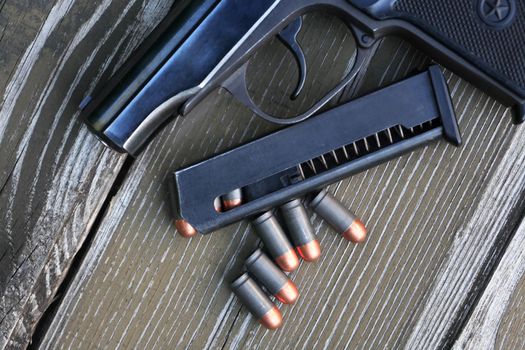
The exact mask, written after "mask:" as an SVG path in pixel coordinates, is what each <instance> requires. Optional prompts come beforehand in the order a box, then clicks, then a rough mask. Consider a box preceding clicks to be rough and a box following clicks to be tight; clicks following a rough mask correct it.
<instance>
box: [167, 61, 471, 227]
mask: <svg viewBox="0 0 525 350" xmlns="http://www.w3.org/2000/svg"><path fill="white" fill-rule="evenodd" d="M430 123H432V127H430V126H427V127H420V128H419V129H418V128H417V127H416V126H420V125H422V124H425V125H430ZM399 125H401V126H403V127H404V128H413V127H416V128H415V129H414V133H412V134H410V135H407V137H406V138H399V139H394V140H393V141H395V142H393V143H390V144H385V145H384V146H383V147H370V148H369V152H368V153H363V154H361V155H360V156H358V157H354V158H352V159H350V160H348V161H345V162H342V163H340V164H335V165H333V166H331V167H330V168H329V169H326V170H324V171H320V172H318V173H316V174H307V173H305V174H304V177H303V176H302V175H298V174H299V173H300V172H299V171H298V170H297V168H298V166H300V165H301V164H303V163H304V162H307V161H309V160H311V159H314V158H317V157H320V156H322V155H324V154H328V153H330V152H331V151H333V150H339V149H341V148H342V147H343V146H347V145H349V144H352V142H354V141H358V140H362V139H364V138H366V137H370V136H371V135H374V134H376V133H378V132H382V131H384V130H386V129H388V128H392V127H395V126H399ZM407 130H408V129H407ZM418 130H420V131H418ZM408 136H410V137H408ZM440 137H444V138H446V139H447V140H448V141H450V142H452V143H454V144H459V143H460V142H461V138H460V135H459V130H458V129H457V125H456V121H455V117H454V111H453V109H452V104H451V102H450V97H449V94H448V88H447V86H446V84H445V82H444V79H443V76H442V73H441V72H440V70H439V68H438V67H436V66H433V67H431V68H430V69H429V70H428V71H425V72H423V73H420V74H418V75H416V76H414V77H412V78H409V79H405V80H403V81H401V82H399V83H396V84H393V85H391V86H389V87H386V88H384V89H381V90H379V91H376V92H374V93H371V94H369V95H366V96H364V97H361V98H359V99H356V100H354V101H351V102H349V103H347V104H344V105H341V106H339V107H336V108H334V109H332V110H330V111H327V112H325V113H322V114H320V115H318V116H316V117H315V118H312V119H310V120H307V121H305V122H303V123H299V124H296V125H294V126H292V127H289V128H286V129H283V130H280V131H278V132H275V133H273V134H270V135H268V136H266V137H263V138H260V139H258V140H256V141H253V142H250V143H248V144H245V145H243V146H241V147H238V148H236V149H233V150H231V151H229V152H226V153H223V154H220V155H218V156H215V157H213V158H211V159H209V160H206V161H203V162H200V163H198V164H195V165H193V166H190V167H187V168H185V169H181V170H179V171H177V172H175V174H174V179H173V180H174V182H175V183H174V184H173V187H172V188H173V190H174V191H175V193H172V198H173V201H174V203H173V205H174V208H176V212H177V215H179V216H180V217H181V218H183V219H185V220H186V221H188V222H189V223H190V224H191V225H192V226H193V227H195V228H196V229H197V231H199V232H201V233H209V232H211V231H213V230H215V229H217V228H220V227H222V226H225V225H227V224H230V223H233V222H235V221H238V220H241V219H243V218H246V217H248V216H251V215H254V214H257V213H261V212H262V211H264V210H268V209H270V208H273V207H276V206H278V205H280V204H283V203H284V202H287V201H289V200H290V199H292V198H297V197H300V196H302V195H305V194H307V193H310V192H312V191H314V190H315V189H319V188H321V187H323V186H326V185H328V184H330V183H332V182H334V181H337V180H340V179H342V178H344V177H347V176H349V175H351V174H354V173H356V172H359V171H361V170H363V169H366V168H369V167H371V166H374V165H376V164H379V163H381V162H383V161H385V160H388V159H391V158H392V157H396V156H398V155H400V154H402V153H404V152H407V151H409V150H411V149H413V148H415V147H418V146H420V145H422V144H426V143H428V142H429V141H432V140H435V139H438V138H440ZM210 174H213V181H211V180H210ZM283 174H284V175H285V176H281V175H283ZM267 183H268V184H271V186H267V187H266V186H265V184H267ZM252 187H256V188H257V191H253V192H254V193H255V194H254V193H252V194H251V195H250V196H247V198H246V200H245V202H243V204H242V205H240V206H239V207H236V208H234V209H232V210H229V211H226V212H222V213H217V212H216V211H215V209H214V207H213V201H214V199H215V198H216V197H217V196H220V195H223V194H225V193H228V192H229V191H231V190H232V189H235V188H243V190H244V193H250V192H251V191H249V190H250V189H251V188H252ZM265 189H266V191H265Z"/></svg>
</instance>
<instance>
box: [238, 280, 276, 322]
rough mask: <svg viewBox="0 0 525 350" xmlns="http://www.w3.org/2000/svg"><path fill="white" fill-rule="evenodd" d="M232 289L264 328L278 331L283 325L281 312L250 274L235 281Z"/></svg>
mask: <svg viewBox="0 0 525 350" xmlns="http://www.w3.org/2000/svg"><path fill="white" fill-rule="evenodd" d="M231 288H232V291H233V293H235V295H237V297H238V298H239V299H240V301H241V303H242V304H243V305H244V306H245V307H246V308H247V309H248V311H249V312H250V313H251V314H252V315H253V317H255V318H256V319H257V320H258V321H259V322H260V323H261V324H262V325H263V326H264V327H266V328H268V329H277V328H279V327H280V326H281V325H282V322H283V317H282V314H281V311H279V309H278V308H277V306H275V305H274V303H272V301H271V300H270V299H269V298H268V296H267V295H266V294H265V293H264V291H263V290H262V289H261V287H259V285H257V283H256V282H255V281H254V280H253V279H252V278H251V277H250V276H249V275H248V273H244V274H242V275H241V276H240V277H239V278H237V279H236V280H235V281H233V283H232V284H231Z"/></svg>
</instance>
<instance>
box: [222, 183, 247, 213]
mask: <svg viewBox="0 0 525 350" xmlns="http://www.w3.org/2000/svg"><path fill="white" fill-rule="evenodd" d="M221 198H222V208H223V210H230V209H233V208H235V207H238V206H239V205H241V204H242V190H241V189H240V188H237V189H235V190H233V191H231V192H228V193H226V194H225V195H223V196H221Z"/></svg>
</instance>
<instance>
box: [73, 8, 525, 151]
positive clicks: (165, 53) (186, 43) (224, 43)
mask: <svg viewBox="0 0 525 350" xmlns="http://www.w3.org/2000/svg"><path fill="white" fill-rule="evenodd" d="M315 11H324V12H328V13H331V14H333V15H335V16H337V17H339V18H340V19H341V20H342V21H343V22H344V23H345V25H346V26H348V28H349V29H350V30H351V32H352V34H353V35H354V37H355V40H356V43H357V45H356V46H357V51H356V55H355V59H354V62H353V66H352V68H351V69H350V70H349V71H348V73H347V74H346V76H344V77H343V79H342V80H341V81H340V82H339V83H338V84H337V85H336V86H335V87H333V88H332V89H331V90H330V91H328V92H327V93H326V95H325V96H323V97H322V98H320V99H319V100H318V101H317V102H315V103H314V104H313V105H312V106H310V107H309V108H308V109H307V110H306V111H304V112H302V113H300V114H298V115H295V116H293V117H291V118H290V117H286V118H283V117H280V116H275V115H271V114H269V113H267V112H266V111H264V110H263V108H262V107H261V106H260V105H258V104H257V103H255V102H254V101H253V99H252V97H251V96H250V94H249V92H248V89H247V87H246V68H247V63H248V61H249V59H250V57H251V56H252V55H253V54H254V53H255V52H256V51H257V49H258V48H259V47H260V46H261V45H263V44H264V43H266V42H268V41H269V40H270V39H271V38H272V37H274V36H277V37H278V38H279V39H280V41H281V42H283V43H284V44H285V46H286V47H287V48H288V49H289V50H290V51H291V53H292V54H293V55H294V57H295V61H296V62H297V65H298V67H299V72H300V74H299V78H298V81H297V86H296V88H295V90H294V91H293V93H292V95H291V96H290V98H292V99H293V98H295V97H297V96H298V95H299V94H300V93H301V91H302V89H303V85H304V82H305V78H306V76H307V73H308V69H307V62H306V59H305V56H304V53H303V50H302V49H301V46H300V43H299V42H298V40H297V35H298V33H299V32H300V30H301V26H302V16H303V15H304V14H306V13H308V12H315ZM388 35H395V36H400V37H403V38H405V39H407V40H409V41H410V42H411V43H412V44H414V45H415V46H416V47H417V48H419V49H420V50H422V51H423V52H425V53H426V54H428V55H429V56H430V57H431V58H433V59H434V60H435V61H436V62H438V63H440V64H441V65H443V66H444V67H446V68H448V69H450V70H451V71H453V72H454V73H456V74H457V75H459V76H460V77H462V78H464V79H466V80H468V81H470V82H471V83H473V84H474V85H475V86H477V87H478V88H480V89H481V90H483V91H485V92H486V93H488V94H490V95H491V96H493V97H494V98H496V99H497V100H499V101H500V102H501V103H503V104H504V105H506V106H512V107H513V108H514V116H515V121H516V122H521V121H523V119H524V118H525V65H524V62H525V1H522V0H498V1H496V0H469V1H458V0H441V1H432V0H257V1H241V0H195V1H183V2H181V3H179V4H178V6H176V10H175V9H174V10H173V12H172V13H171V14H170V15H168V16H167V18H166V19H165V20H164V21H163V22H162V23H161V24H160V25H159V28H158V29H157V30H156V31H155V32H154V33H153V34H152V38H151V39H149V40H147V43H146V44H144V45H143V47H142V48H141V50H140V52H138V53H137V54H136V55H134V56H133V59H132V61H130V62H129V63H128V64H125V65H124V66H123V68H122V69H121V70H120V71H119V72H118V73H117V74H116V75H115V77H114V78H113V79H112V80H111V81H110V82H109V83H108V85H107V86H106V88H104V89H103V90H102V91H100V92H98V93H96V94H94V96H93V97H91V96H88V97H86V98H85V99H84V101H83V102H82V104H81V109H82V110H83V112H82V118H83V120H84V121H85V123H86V125H87V126H88V127H89V128H90V130H91V131H93V132H94V133H95V134H96V135H97V137H98V138H99V139H100V140H101V141H102V142H104V143H105V144H106V145H108V146H109V147H111V148H113V149H115V150H117V151H120V152H127V153H129V154H131V155H136V154H138V153H139V152H140V150H141V149H142V148H143V147H144V146H145V145H146V144H147V143H148V141H149V140H151V138H152V137H153V135H154V134H155V133H156V132H157V131H158V130H159V129H160V128H161V127H162V126H163V125H164V124H166V123H167V122H168V121H169V120H171V119H172V118H175V117H177V116H184V115H185V114H187V113H188V112H189V111H191V109H192V108H193V107H194V106H195V105H196V104H198V103H199V102H200V101H201V100H202V99H203V98H204V97H205V96H207V95H208V94H209V93H210V92H211V91H213V90H214V89H216V88H219V87H222V88H225V89H226V90H227V91H228V92H230V93H231V94H232V95H233V96H234V97H235V98H236V99H237V100H238V101H240V102H241V103H242V104H244V105H245V106H246V107H248V108H249V109H251V110H252V111H253V112H254V113H255V114H256V115H257V116H259V117H261V118H264V119H266V120H268V121H270V122H273V123H278V124H294V123H297V122H299V121H303V120H305V119H307V118H309V117H311V116H312V115H315V114H317V113H318V112H319V110H320V109H321V108H322V107H323V106H325V105H326V104H327V103H328V101H329V100H330V99H331V98H332V97H334V96H335V95H336V94H337V93H338V92H340V91H341V90H342V89H343V88H344V87H345V86H346V85H347V84H349V83H350V82H351V81H352V80H353V79H354V78H355V76H356V74H357V73H358V72H359V70H360V69H361V68H362V66H363V62H364V59H363V58H364V57H365V54H366V51H367V50H370V48H371V47H372V45H373V44H374V42H376V41H377V40H378V39H380V38H382V37H384V36H388Z"/></svg>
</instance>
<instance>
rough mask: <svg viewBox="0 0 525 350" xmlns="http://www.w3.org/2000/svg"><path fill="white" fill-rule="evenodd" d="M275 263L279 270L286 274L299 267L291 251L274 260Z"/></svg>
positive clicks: (295, 256) (293, 252) (295, 255)
mask: <svg viewBox="0 0 525 350" xmlns="http://www.w3.org/2000/svg"><path fill="white" fill-rule="evenodd" d="M275 262H276V263H277V265H278V266H279V267H280V268H281V270H283V271H286V272H292V271H294V270H295V269H297V268H298V267H299V258H298V257H297V254H295V251H294V250H293V249H290V250H289V251H287V252H286V253H284V254H283V255H281V256H279V257H277V258H275Z"/></svg>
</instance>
